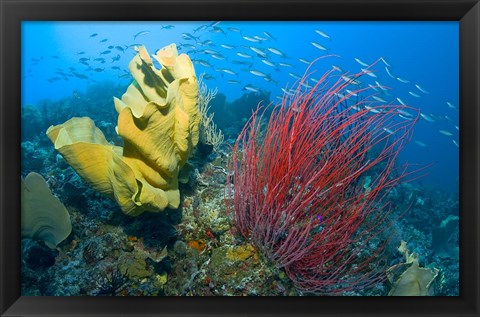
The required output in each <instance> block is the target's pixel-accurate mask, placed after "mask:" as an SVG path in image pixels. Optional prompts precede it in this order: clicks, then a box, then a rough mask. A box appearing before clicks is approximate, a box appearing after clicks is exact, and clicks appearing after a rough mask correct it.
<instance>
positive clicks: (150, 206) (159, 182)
mask: <svg viewBox="0 0 480 317" xmlns="http://www.w3.org/2000/svg"><path fill="white" fill-rule="evenodd" d="M154 57H155V59H156V60H157V61H158V62H159V63H160V65H161V66H162V67H161V68H160V69H157V68H156V67H155V66H154V63H153V60H152V58H151V57H150V55H149V54H148V52H147V50H146V49H145V48H144V47H143V46H142V47H139V48H137V55H136V56H135V57H134V58H133V59H132V61H131V62H130V64H129V70H130V72H131V73H132V75H133V78H134V82H133V83H132V84H131V85H130V86H129V87H128V88H127V91H126V92H125V93H124V94H123V96H122V98H121V99H118V98H114V104H115V109H116V111H117V113H118V121H117V127H116V131H117V133H118V134H119V135H120V136H121V137H122V138H123V143H124V144H123V147H115V146H112V145H110V144H109V143H108V142H107V141H106V139H105V137H104V136H103V133H101V131H100V130H99V129H98V128H96V127H95V124H94V123H93V121H91V120H90V119H89V118H72V119H70V120H69V121H67V122H65V123H64V124H62V125H58V126H52V127H50V128H49V129H48V131H47V135H48V137H49V138H50V140H51V141H52V142H53V143H54V145H55V148H56V149H57V150H58V151H59V152H60V153H61V154H62V155H63V156H64V157H65V159H66V161H67V162H68V163H69V164H70V165H71V166H72V167H73V168H74V169H75V170H76V171H77V172H78V174H79V175H80V176H82V177H83V178H84V179H85V180H86V181H87V182H89V183H90V184H91V185H92V187H94V188H95V189H96V190H98V191H100V192H102V193H104V194H106V195H107V196H109V197H112V198H114V199H115V200H116V201H117V202H118V203H119V205H120V207H121V208H122V211H123V212H124V213H126V214H129V215H133V216H135V215H139V214H141V213H143V212H144V211H154V212H155V211H161V210H164V209H165V208H167V207H170V208H178V206H179V204H180V192H179V190H178V174H179V171H180V169H181V168H182V167H183V166H184V165H185V163H186V161H187V159H188V158H189V157H190V155H191V153H192V151H193V148H194V147H195V146H196V145H197V143H198V139H199V125H200V111H199V108H198V83H197V78H196V75H195V70H194V68H193V64H192V62H191V60H190V58H189V57H188V56H187V55H185V54H180V55H178V52H177V48H176V46H175V44H171V45H169V46H167V47H165V48H163V49H161V50H159V51H158V52H157V54H156V55H155V56H154Z"/></svg>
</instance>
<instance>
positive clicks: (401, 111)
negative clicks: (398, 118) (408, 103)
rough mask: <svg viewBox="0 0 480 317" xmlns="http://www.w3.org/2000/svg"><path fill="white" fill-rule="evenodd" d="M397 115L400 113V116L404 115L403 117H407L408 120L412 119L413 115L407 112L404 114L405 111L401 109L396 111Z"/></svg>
mask: <svg viewBox="0 0 480 317" xmlns="http://www.w3.org/2000/svg"><path fill="white" fill-rule="evenodd" d="M397 111H398V112H399V113H401V114H402V115H404V116H405V117H409V118H413V115H412V114H411V113H409V112H406V111H405V110H402V109H398V110H397Z"/></svg>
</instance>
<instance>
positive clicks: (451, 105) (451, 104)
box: [447, 101, 457, 109]
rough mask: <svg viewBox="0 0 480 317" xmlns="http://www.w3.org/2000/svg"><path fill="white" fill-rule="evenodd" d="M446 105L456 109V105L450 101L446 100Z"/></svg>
mask: <svg viewBox="0 0 480 317" xmlns="http://www.w3.org/2000/svg"><path fill="white" fill-rule="evenodd" d="M447 105H448V106H449V107H450V108H452V109H457V107H455V106H454V105H453V103H451V102H450V101H447Z"/></svg>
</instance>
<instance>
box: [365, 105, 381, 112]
mask: <svg viewBox="0 0 480 317" xmlns="http://www.w3.org/2000/svg"><path fill="white" fill-rule="evenodd" d="M365 109H367V110H368V111H370V112H371V113H380V111H379V110H377V109H375V108H373V107H370V106H365Z"/></svg>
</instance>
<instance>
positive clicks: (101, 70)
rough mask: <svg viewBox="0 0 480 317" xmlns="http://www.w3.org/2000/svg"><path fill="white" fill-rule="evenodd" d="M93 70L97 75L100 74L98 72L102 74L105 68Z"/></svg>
mask: <svg viewBox="0 0 480 317" xmlns="http://www.w3.org/2000/svg"><path fill="white" fill-rule="evenodd" d="M93 70H94V71H96V72H97V73H100V72H103V71H104V70H105V68H94V69H93Z"/></svg>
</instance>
